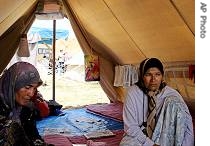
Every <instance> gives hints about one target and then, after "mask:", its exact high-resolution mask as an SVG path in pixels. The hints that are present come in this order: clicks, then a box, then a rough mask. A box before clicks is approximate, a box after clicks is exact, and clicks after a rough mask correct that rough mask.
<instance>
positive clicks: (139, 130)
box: [120, 58, 194, 146]
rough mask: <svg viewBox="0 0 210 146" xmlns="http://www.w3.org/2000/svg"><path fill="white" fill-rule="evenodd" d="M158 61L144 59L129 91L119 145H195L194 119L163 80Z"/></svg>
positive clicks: (160, 65) (182, 101)
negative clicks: (136, 80) (134, 83)
mask: <svg viewBox="0 0 210 146" xmlns="http://www.w3.org/2000/svg"><path fill="white" fill-rule="evenodd" d="M163 76H164V69H163V65H162V63H161V62H160V60H159V59H157V58H147V59H145V60H143V61H142V62H141V64H140V68H139V81H138V82H137V83H136V85H133V86H131V87H129V88H128V90H127V95H126V100H125V103H124V107H123V121H124V130H125V135H124V137H123V139H122V141H121V143H120V146H159V145H160V146H193V145H194V133H193V124H192V117H191V115H190V113H189V110H188V107H187V105H186V104H185V102H184V100H183V99H182V96H181V95H180V94H179V93H178V92H177V91H176V90H175V89H172V88H171V87H169V86H167V85H166V83H164V81H163Z"/></svg>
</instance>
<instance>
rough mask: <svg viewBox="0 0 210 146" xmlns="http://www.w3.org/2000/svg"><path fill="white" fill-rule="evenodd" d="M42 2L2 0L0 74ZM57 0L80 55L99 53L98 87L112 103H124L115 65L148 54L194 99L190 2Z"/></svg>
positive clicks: (136, 61) (192, 5) (133, 61)
mask: <svg viewBox="0 0 210 146" xmlns="http://www.w3.org/2000/svg"><path fill="white" fill-rule="evenodd" d="M42 1H44V0H13V1H8V0H1V1H0V44H1V49H0V58H1V60H0V73H1V72H2V71H3V70H4V68H5V67H6V66H7V64H8V63H9V62H10V59H11V58H12V56H13V55H14V53H15V52H16V50H17V49H18V45H19V41H20V37H21V35H22V34H24V33H26V32H27V31H28V30H29V28H30V26H31V25H32V23H33V21H34V19H35V12H36V10H37V6H38V3H39V2H42ZM45 1H46V0H45ZM48 1H49V0H48ZM51 1H52V0H51ZM57 1H58V2H59V3H60V4H61V7H62V11H63V12H64V14H65V16H66V17H67V18H68V19H69V21H70V23H71V25H72V27H73V30H74V32H75V34H76V37H77V39H78V41H79V43H80V46H81V48H82V50H83V52H84V54H86V55H88V54H89V55H90V54H94V55H98V56H99V59H100V85H101V87H102V88H103V90H104V91H105V93H106V94H107V96H108V98H109V99H110V101H111V102H116V101H122V102H123V101H124V95H125V92H126V88H124V87H122V86H114V85H113V83H114V78H115V67H116V66H117V65H120V66H123V65H137V66H138V64H139V62H141V61H142V60H143V59H145V58H147V57H157V58H159V59H160V60H162V61H163V63H164V65H165V69H166V81H167V82H168V83H169V84H170V85H171V86H173V87H175V88H176V89H177V90H179V91H180V92H181V94H182V95H183V96H184V97H185V100H186V101H189V102H192V103H194V98H195V94H194V90H195V84H194V80H193V78H194V73H195V71H194V65H195V20H194V17H195V1H194V0H176V1H175V0H147V1H141V0H138V1H137V0H62V1H59V0H57ZM192 107H194V106H192Z"/></svg>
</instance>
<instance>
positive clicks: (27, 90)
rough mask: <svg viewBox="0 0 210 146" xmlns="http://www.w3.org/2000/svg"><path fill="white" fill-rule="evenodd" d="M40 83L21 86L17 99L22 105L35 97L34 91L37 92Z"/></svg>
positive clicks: (16, 95)
mask: <svg viewBox="0 0 210 146" xmlns="http://www.w3.org/2000/svg"><path fill="white" fill-rule="evenodd" d="M37 87H38V84H30V85H27V86H25V87H23V88H20V89H19V90H18V91H17V92H16V93H15V100H16V102H17V103H18V104H19V105H21V106H24V105H27V104H28V103H29V101H30V100H31V98H32V97H33V95H34V93H35V92H36V90H37Z"/></svg>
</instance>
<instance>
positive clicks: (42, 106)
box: [31, 90, 50, 118]
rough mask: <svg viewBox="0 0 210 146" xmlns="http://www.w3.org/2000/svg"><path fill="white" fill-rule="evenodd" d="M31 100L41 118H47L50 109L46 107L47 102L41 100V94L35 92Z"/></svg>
mask: <svg viewBox="0 0 210 146" xmlns="http://www.w3.org/2000/svg"><path fill="white" fill-rule="evenodd" d="M31 100H32V101H33V102H34V104H35V106H36V108H37V109H38V110H39V112H40V116H41V117H42V118H44V117H47V116H49V114H50V108H49V107H48V104H47V102H46V101H45V100H44V99H43V97H42V94H41V93H39V91H37V90H36V92H35V93H34V96H33V97H32V98H31Z"/></svg>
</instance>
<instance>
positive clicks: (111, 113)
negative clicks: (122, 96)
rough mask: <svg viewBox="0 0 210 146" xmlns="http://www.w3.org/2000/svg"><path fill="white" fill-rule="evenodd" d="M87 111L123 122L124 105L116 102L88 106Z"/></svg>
mask: <svg viewBox="0 0 210 146" xmlns="http://www.w3.org/2000/svg"><path fill="white" fill-rule="evenodd" d="M86 108H87V111H91V112H93V113H96V114H99V115H103V116H107V117H110V118H112V119H115V120H119V121H123V117H122V112H123V103H122V102H116V103H110V104H92V105H88V106H86Z"/></svg>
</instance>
